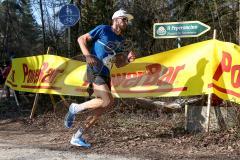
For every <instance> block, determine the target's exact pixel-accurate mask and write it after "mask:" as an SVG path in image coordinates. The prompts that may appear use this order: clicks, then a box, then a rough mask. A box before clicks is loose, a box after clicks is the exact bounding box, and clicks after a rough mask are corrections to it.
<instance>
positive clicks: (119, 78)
mask: <svg viewBox="0 0 240 160" xmlns="http://www.w3.org/2000/svg"><path fill="white" fill-rule="evenodd" d="M125 79H126V73H122V74H120V73H117V74H116V75H114V74H112V78H111V83H112V85H113V86H114V87H118V86H119V85H121V83H122V82H123V81H124V80H125Z"/></svg>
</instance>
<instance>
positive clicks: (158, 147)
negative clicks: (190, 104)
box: [0, 113, 240, 160]
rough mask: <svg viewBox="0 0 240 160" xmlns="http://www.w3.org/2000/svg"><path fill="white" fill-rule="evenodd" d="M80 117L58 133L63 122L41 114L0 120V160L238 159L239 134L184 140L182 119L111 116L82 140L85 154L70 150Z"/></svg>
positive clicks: (211, 135) (50, 115)
mask: <svg viewBox="0 0 240 160" xmlns="http://www.w3.org/2000/svg"><path fill="white" fill-rule="evenodd" d="M81 118H84V116H83V115H79V117H77V119H76V121H77V122H76V123H75V125H74V127H73V128H72V129H66V128H64V127H63V116H58V117H55V116H54V115H52V114H44V115H42V116H38V117H36V119H34V120H33V121H30V120H29V118H27V117H25V118H17V119H15V120H14V119H3V120H0V160H8V159H12V160H15V159H16V160H25V159H33V160H34V159H37V160H39V159H41V160H44V159H46V160H58V159H59V160H60V159H73V160H75V159H78V160H135V159H136V160H138V159H139V160H147V159H150V160H159V159H211V160H212V159H239V157H240V138H239V137H237V136H238V135H239V134H238V133H237V132H236V133H233V131H231V132H219V133H210V134H196V135H194V134H188V133H185V132H184V130H183V128H181V127H175V126H180V124H178V123H179V119H180V118H181V115H178V116H175V117H174V116H171V117H169V115H166V117H164V116H163V115H162V116H161V117H155V118H154V117H152V118H149V117H147V116H146V117H144V116H143V115H141V114H122V113H110V114H108V115H106V116H104V117H103V118H102V119H101V121H100V122H99V123H97V124H96V125H95V127H94V128H93V129H92V131H91V132H90V133H89V134H88V135H87V138H89V142H90V143H91V144H92V147H91V148H90V149H83V148H79V147H74V146H71V145H70V144H69V140H70V138H71V136H72V134H73V133H74V132H75V131H76V130H77V128H78V126H79V125H81V123H79V122H82V119H81Z"/></svg>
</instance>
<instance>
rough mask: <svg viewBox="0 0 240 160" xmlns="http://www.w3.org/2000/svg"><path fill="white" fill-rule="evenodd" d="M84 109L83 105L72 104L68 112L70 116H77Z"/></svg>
mask: <svg viewBox="0 0 240 160" xmlns="http://www.w3.org/2000/svg"><path fill="white" fill-rule="evenodd" d="M84 109H85V107H84V105H81V104H77V103H72V104H71V105H70V107H69V111H70V112H71V113H72V114H77V113H78V112H81V111H83V110H84Z"/></svg>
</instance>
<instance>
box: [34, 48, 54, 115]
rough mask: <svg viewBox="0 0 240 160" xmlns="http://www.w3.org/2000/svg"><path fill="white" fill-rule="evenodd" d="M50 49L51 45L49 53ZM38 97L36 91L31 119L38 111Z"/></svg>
mask: <svg viewBox="0 0 240 160" xmlns="http://www.w3.org/2000/svg"><path fill="white" fill-rule="evenodd" d="M50 49H51V47H48V49H47V54H49V52H50ZM38 99H39V93H36V96H35V99H34V102H33V107H32V112H31V115H30V119H32V118H33V116H34V114H35V111H36V108H37V102H38Z"/></svg>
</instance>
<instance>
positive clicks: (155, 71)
mask: <svg viewBox="0 0 240 160" xmlns="http://www.w3.org/2000/svg"><path fill="white" fill-rule="evenodd" d="M184 68H185V64H184V65H182V66H177V67H176V68H174V67H168V68H163V67H162V65H161V64H157V63H156V64H150V65H148V66H146V71H145V72H139V71H138V72H131V73H122V74H119V73H118V74H116V75H115V74H112V85H113V86H114V87H119V86H122V87H124V88H128V87H134V86H137V85H139V86H151V85H163V84H165V83H171V84H173V82H174V81H175V79H176V77H177V75H178V73H179V72H180V71H181V70H183V69H184Z"/></svg>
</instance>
